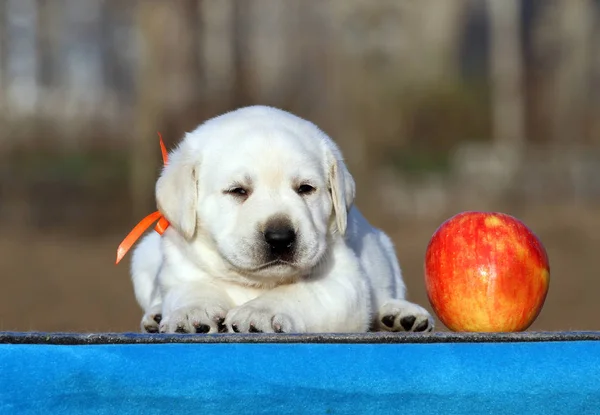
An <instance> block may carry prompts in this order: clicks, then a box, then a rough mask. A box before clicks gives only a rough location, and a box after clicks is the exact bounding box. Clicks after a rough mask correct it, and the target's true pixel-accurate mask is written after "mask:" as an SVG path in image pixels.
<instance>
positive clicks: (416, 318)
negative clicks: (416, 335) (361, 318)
mask: <svg viewBox="0 0 600 415" xmlns="http://www.w3.org/2000/svg"><path fill="white" fill-rule="evenodd" d="M377 324H378V328H379V329H380V330H385V331H432V330H433V328H434V322H433V318H432V317H431V314H429V312H428V311H427V310H425V309H424V308H423V307H421V306H420V305H418V304H414V303H411V302H409V301H406V300H398V299H394V300H388V301H387V302H385V303H384V304H383V305H382V306H381V308H380V309H379V316H378V318H377Z"/></svg>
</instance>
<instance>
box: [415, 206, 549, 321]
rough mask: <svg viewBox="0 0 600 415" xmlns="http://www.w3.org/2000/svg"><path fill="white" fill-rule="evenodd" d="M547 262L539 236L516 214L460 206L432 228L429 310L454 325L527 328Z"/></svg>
mask: <svg viewBox="0 0 600 415" xmlns="http://www.w3.org/2000/svg"><path fill="white" fill-rule="evenodd" d="M549 282H550V266H549V263H548V255H547V254H546V250H545V249H544V246H543V245H542V243H541V241H540V240H539V239H538V237H537V236H536V235H535V234H534V233H533V232H532V231H531V230H530V229H529V228H528V227H527V226H525V224H524V223H523V222H521V221H519V220H518V219H516V218H514V217H512V216H509V215H506V214H503V213H492V212H463V213H460V214H458V215H456V216H453V217H451V218H450V219H448V220H447V221H446V222H444V223H443V224H442V225H441V226H440V227H439V228H438V229H437V230H436V231H435V233H434V234H433V236H432V237H431V240H430V241H429V245H428V246H427V252H426V255H425V284H426V287H427V295H428V296H429V301H430V302H431V305H432V307H433V310H434V311H435V313H436V314H437V316H438V317H439V319H440V321H441V322H442V323H444V325H445V326H446V327H448V328H449V329H450V330H453V331H477V332H512V331H523V330H525V329H527V328H528V327H529V326H530V325H531V323H533V321H534V320H535V319H536V317H537V316H538V314H539V313H540V310H541V309H542V306H543V304H544V301H545V299H546V294H547V293H548V284H549Z"/></svg>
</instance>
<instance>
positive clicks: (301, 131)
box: [131, 106, 433, 332]
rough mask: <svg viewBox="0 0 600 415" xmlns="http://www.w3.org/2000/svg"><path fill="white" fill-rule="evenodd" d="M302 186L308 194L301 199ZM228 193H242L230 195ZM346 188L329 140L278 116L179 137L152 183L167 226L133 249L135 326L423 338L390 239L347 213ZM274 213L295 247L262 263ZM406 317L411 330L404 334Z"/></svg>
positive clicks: (229, 118)
mask: <svg viewBox="0 0 600 415" xmlns="http://www.w3.org/2000/svg"><path fill="white" fill-rule="evenodd" d="M301 184H310V186H312V187H314V188H315V189H316V190H315V191H314V192H313V193H311V194H308V195H306V194H304V195H300V194H298V193H297V192H296V190H297V189H298V187H299V186H300V185H301ZM235 187H244V188H246V189H248V191H249V192H248V196H247V197H245V198H244V197H239V196H236V195H232V194H230V193H227V191H228V190H231V189H233V188H235ZM354 192H355V189H354V180H353V178H352V176H351V175H350V173H349V172H348V170H347V168H346V166H345V164H344V161H343V159H342V156H341V153H340V151H339V149H338V147H337V146H336V145H335V143H334V142H333V141H332V140H331V139H330V138H329V137H328V136H327V135H325V134H324V133H323V132H322V131H321V130H319V129H318V128H317V127H316V126H315V125H314V124H312V123H310V122H308V121H305V120H303V119H301V118H299V117H296V116H294V115H292V114H290V113H287V112H285V111H281V110H278V109H275V108H270V107H264V106H254V107H247V108H242V109H239V110H236V111H233V112H229V113H226V114H224V115H221V116H219V117H216V118H213V119H211V120H209V121H207V122H205V123H204V124H202V125H200V126H199V127H198V128H197V129H196V130H195V131H193V132H191V133H188V134H186V136H185V137H184V139H183V140H182V142H181V143H180V145H179V146H178V147H177V148H176V149H175V150H174V151H173V152H172V153H171V154H170V155H169V163H168V165H167V166H166V167H165V168H164V170H163V172H162V174H161V176H160V178H159V180H158V182H157V185H156V198H157V204H158V207H159V209H160V210H161V212H162V213H163V214H164V215H165V216H166V218H167V219H168V220H169V221H170V223H171V226H170V227H169V228H168V229H167V230H166V232H165V233H164V235H163V236H162V237H161V236H159V235H158V234H157V233H156V232H151V233H149V234H148V235H146V236H145V237H144V238H143V239H142V240H141V241H140V243H139V244H138V246H137V247H136V249H135V251H134V253H133V258H132V265H131V273H132V280H133V284H134V289H135V294H136V298H137V300H138V302H139V304H140V306H141V307H142V308H143V310H144V312H145V315H144V318H143V319H142V329H143V330H147V331H156V330H158V321H160V331H162V332H176V331H178V332H182V331H183V332H195V331H196V330H198V331H201V332H205V331H207V330H210V332H216V331H217V330H218V328H219V323H223V320H224V325H225V326H226V327H227V328H228V329H229V331H232V329H233V328H234V326H235V328H236V329H237V330H238V331H240V332H247V331H249V330H250V326H251V325H252V326H253V327H254V328H255V329H257V330H260V331H263V332H273V331H283V332H365V331H367V330H369V329H383V330H392V331H398V330H415V329H416V330H419V331H421V330H423V327H425V330H427V331H429V330H431V329H432V328H433V320H432V318H431V316H430V315H429V313H428V312H427V311H426V310H425V309H423V308H422V307H420V306H418V305H416V304H412V303H409V302H408V301H405V300H404V297H405V286H404V282H403V280H402V275H401V272H400V267H399V265H398V261H397V259H396V255H395V252H394V248H393V245H392V242H391V241H390V239H389V238H388V237H387V236H386V235H385V234H384V233H383V232H382V231H380V230H378V229H375V228H373V227H372V226H371V225H369V223H368V222H367V220H366V219H365V218H364V217H363V216H362V215H361V214H360V212H359V211H358V209H357V208H356V207H353V201H354ZM275 216H285V217H286V218H289V219H290V221H291V224H292V226H293V228H294V230H295V231H296V232H297V242H296V244H297V251H296V256H295V257H294V259H293V261H291V262H278V263H275V264H272V265H271V266H266V264H265V259H264V255H263V250H265V249H266V248H265V242H264V235H263V231H264V227H265V226H266V225H265V224H266V223H267V222H268V221H269V220H270V219H271V218H273V217H275ZM157 315H162V320H160V319H158V318H155V317H156V316H157ZM385 316H388V317H387V319H388V324H387V325H385V324H382V323H381V319H382V318H383V317H385ZM405 317H409V323H411V324H412V321H414V324H412V325H411V324H408V326H407V324H406V322H405V324H404V326H407V327H405V328H403V327H402V324H401V322H400V319H402V318H405ZM412 317H414V319H413V318H412ZM392 323H393V324H392ZM419 325H420V326H421V327H420V328H418V329H417V326H419ZM389 326H391V327H389ZM199 327H202V328H201V329H199Z"/></svg>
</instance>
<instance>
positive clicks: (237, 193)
mask: <svg viewBox="0 0 600 415" xmlns="http://www.w3.org/2000/svg"><path fill="white" fill-rule="evenodd" d="M227 193H229V194H230V195H234V196H243V197H245V196H248V191H247V190H246V189H244V188H243V187H234V188H232V189H229V190H227Z"/></svg>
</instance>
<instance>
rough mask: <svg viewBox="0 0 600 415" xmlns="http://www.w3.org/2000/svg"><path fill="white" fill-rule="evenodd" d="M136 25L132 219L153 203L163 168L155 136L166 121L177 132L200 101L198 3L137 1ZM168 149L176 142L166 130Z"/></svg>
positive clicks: (158, 0)
mask: <svg viewBox="0 0 600 415" xmlns="http://www.w3.org/2000/svg"><path fill="white" fill-rule="evenodd" d="M137 4H138V6H137V7H138V9H137V16H136V17H137V19H136V25H137V27H138V30H139V33H140V38H141V42H142V45H141V51H142V53H141V56H140V57H139V59H138V67H137V71H136V73H137V77H136V80H137V86H136V87H137V94H136V108H135V114H136V116H135V117H136V118H135V134H134V139H133V141H132V149H131V175H130V186H131V197H132V204H133V213H134V215H135V216H136V217H139V216H143V215H145V214H147V213H148V211H149V208H150V206H151V205H153V204H154V202H153V200H154V185H155V181H156V177H157V174H158V172H159V167H160V165H161V164H162V161H161V160H160V155H159V154H160V153H159V147H158V137H157V134H156V132H157V131H158V130H159V129H160V128H162V126H164V125H165V121H167V120H166V116H169V117H171V118H174V119H175V121H176V123H177V128H175V129H174V131H177V132H178V133H179V132H180V131H179V130H180V129H185V128H188V127H187V126H185V127H182V126H181V124H182V122H183V123H185V120H183V119H181V117H179V116H178V114H180V113H181V112H185V113H189V111H190V110H191V109H192V108H193V107H194V105H195V104H196V103H197V102H198V100H199V96H200V91H201V89H200V87H201V78H200V46H199V45H200V41H199V34H198V33H199V31H198V26H199V4H200V2H199V1H198V0H174V1H170V2H164V1H161V0H143V1H139V2H138V3H137ZM163 133H165V141H166V142H167V145H168V143H169V142H171V141H177V140H179V139H180V138H181V137H171V136H170V133H171V132H169V134H167V133H166V132H165V131H163Z"/></svg>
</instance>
